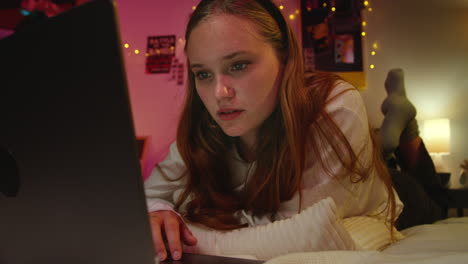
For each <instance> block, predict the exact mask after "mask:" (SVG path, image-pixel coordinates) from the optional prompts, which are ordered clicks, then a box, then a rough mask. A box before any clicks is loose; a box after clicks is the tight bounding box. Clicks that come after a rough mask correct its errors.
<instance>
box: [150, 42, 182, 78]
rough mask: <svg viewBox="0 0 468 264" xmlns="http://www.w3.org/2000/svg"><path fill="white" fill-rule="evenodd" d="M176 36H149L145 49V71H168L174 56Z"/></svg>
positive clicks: (151, 72)
mask: <svg viewBox="0 0 468 264" xmlns="http://www.w3.org/2000/svg"><path fill="white" fill-rule="evenodd" d="M175 45H176V36H175V35H166V36H149V37H148V43H147V49H146V54H147V56H146V73H147V74H153V73H169V72H170V71H171V65H172V62H173V59H174V57H175Z"/></svg>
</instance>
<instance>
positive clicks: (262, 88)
mask: <svg viewBox="0 0 468 264" xmlns="http://www.w3.org/2000/svg"><path fill="white" fill-rule="evenodd" d="M185 37H186V40H187V42H186V47H185V50H186V54H187V58H188V66H189V67H188V76H189V80H188V87H187V94H186V100H185V105H184V108H183V111H182V115H181V119H180V122H179V127H178V133H177V141H176V143H174V144H172V145H171V148H170V153H169V155H168V156H167V157H166V159H165V160H164V161H163V162H161V163H160V164H158V165H157V166H156V168H155V169H154V171H153V173H152V174H151V176H150V177H149V179H148V180H147V181H146V183H145V188H146V194H147V198H148V207H149V211H150V219H151V224H152V230H153V238H154V242H155V247H156V251H157V253H158V255H159V257H160V259H165V258H166V257H167V255H168V252H167V251H169V252H170V254H171V255H172V258H173V259H179V258H180V257H181V252H182V243H183V244H185V245H189V246H194V245H196V244H197V242H198V244H200V243H202V241H201V239H200V237H196V236H194V235H193V234H192V233H191V231H190V230H189V228H188V227H187V224H188V223H191V224H196V225H198V226H204V227H207V228H210V229H213V230H222V231H223V232H229V230H247V229H248V228H254V227H256V226H264V225H268V224H270V223H272V222H275V221H279V220H285V219H290V218H292V217H293V216H294V215H298V214H299V215H300V214H301V212H303V211H304V210H306V209H307V208H309V207H313V206H314V205H316V204H318V203H320V202H322V201H327V202H330V203H331V205H330V206H331V207H330V208H332V209H333V208H335V209H336V210H335V209H333V210H331V211H330V210H329V211H323V212H324V213H314V214H313V216H312V217H315V218H316V219H317V223H321V222H320V221H319V219H321V218H322V219H324V217H325V215H326V214H329V212H332V213H333V214H335V215H336V216H333V217H335V218H337V219H349V218H353V217H368V218H372V219H374V220H375V221H378V222H379V223H384V224H385V223H386V224H388V225H389V226H393V224H394V221H395V219H396V217H397V216H398V214H399V212H400V211H401V207H402V205H401V202H400V201H399V199H398V198H397V197H396V195H395V194H394V190H393V188H392V184H391V180H390V177H389V174H388V171H387V169H386V167H385V165H384V163H383V162H382V160H381V153H380V151H379V150H377V149H376V145H375V144H374V142H373V140H372V137H371V132H370V129H369V125H368V120H367V116H366V112H365V108H364V104H363V102H362V99H361V97H360V95H359V93H358V91H356V89H355V88H354V87H352V86H351V85H350V84H348V83H346V82H344V81H343V80H340V79H339V78H338V77H336V76H333V75H329V74H319V73H315V74H311V75H309V76H306V77H305V76H304V68H303V63H302V60H303V58H302V54H301V50H300V48H299V44H298V42H297V40H296V37H295V36H294V33H293V31H292V30H291V28H290V26H289V25H288V23H287V22H286V21H285V19H284V18H283V16H282V15H281V12H280V11H279V10H278V9H277V7H276V6H275V5H274V4H273V3H272V2H270V1H269V0H202V1H201V2H200V4H199V5H198V6H197V8H196V10H195V11H194V13H193V15H192V16H191V18H190V21H189V22H188V25H187V29H186V36H185ZM327 212H328V213H327ZM320 214H324V215H320ZM332 220H333V219H332ZM310 221H312V222H314V220H313V219H312V220H310ZM310 221H309V222H310ZM244 228H247V229H244ZM327 228H329V229H330V230H328V229H327ZM322 229H323V230H326V231H327V232H329V233H328V234H332V233H333V234H334V235H326V232H325V231H323V230H322ZM340 230H341V231H340ZM342 230H346V227H345V228H343V227H342V222H340V221H337V222H336V223H334V225H333V227H326V226H325V225H324V226H323V228H318V230H317V233H311V234H307V236H309V238H308V239H311V240H314V239H315V240H317V241H316V242H317V243H318V244H320V243H322V242H321V241H325V240H330V241H331V242H330V244H329V245H332V244H333V245H334V246H322V247H317V248H321V249H353V248H355V247H356V246H355V245H354V244H352V243H348V242H349V241H350V240H349V235H348V234H346V231H344V232H342ZM390 230H391V229H386V232H388V233H390V232H391V231H390ZM320 232H321V235H319V233H320ZM197 239H198V241H197ZM165 241H166V242H167V245H165V243H164V242H165ZM238 254H244V252H238Z"/></svg>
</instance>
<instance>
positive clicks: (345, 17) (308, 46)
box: [301, 0, 363, 72]
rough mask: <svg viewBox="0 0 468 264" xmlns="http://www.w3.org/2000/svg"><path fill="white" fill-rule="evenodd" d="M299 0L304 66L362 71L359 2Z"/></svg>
mask: <svg viewBox="0 0 468 264" xmlns="http://www.w3.org/2000/svg"><path fill="white" fill-rule="evenodd" d="M301 1H302V2H301V8H302V14H303V16H302V28H303V32H302V33H303V34H302V39H303V41H302V44H303V47H304V49H305V50H306V52H305V53H306V54H307V55H308V58H309V60H307V61H306V63H307V65H308V67H307V69H310V70H314V69H315V70H321V71H332V72H341V71H345V72H346V71H362V69H363V67H362V40H361V38H362V30H361V24H362V19H361V8H362V4H361V1H360V0H351V1H350V0H346V1H345V0H337V1H331V0H301ZM310 58H313V59H310Z"/></svg>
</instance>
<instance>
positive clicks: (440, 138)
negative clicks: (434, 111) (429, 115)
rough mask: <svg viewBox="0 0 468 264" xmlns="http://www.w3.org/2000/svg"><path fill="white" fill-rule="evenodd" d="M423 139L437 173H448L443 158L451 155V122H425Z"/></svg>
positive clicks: (446, 120) (439, 120)
mask: <svg viewBox="0 0 468 264" xmlns="http://www.w3.org/2000/svg"><path fill="white" fill-rule="evenodd" d="M423 139H424V144H425V145H426V148H427V151H428V152H429V153H430V154H431V157H432V160H433V161H434V165H435V168H436V171H437V172H438V173H443V172H447V169H446V168H445V166H444V163H443V160H442V156H443V155H448V154H450V120H449V119H448V118H439V119H430V120H426V121H424V126H423Z"/></svg>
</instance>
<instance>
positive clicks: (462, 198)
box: [447, 188, 468, 216]
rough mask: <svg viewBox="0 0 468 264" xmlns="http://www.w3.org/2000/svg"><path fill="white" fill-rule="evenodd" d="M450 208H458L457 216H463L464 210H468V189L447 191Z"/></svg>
mask: <svg viewBox="0 0 468 264" xmlns="http://www.w3.org/2000/svg"><path fill="white" fill-rule="evenodd" d="M447 194H448V208H457V215H458V216H463V208H468V189H467V188H464V189H447Z"/></svg>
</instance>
